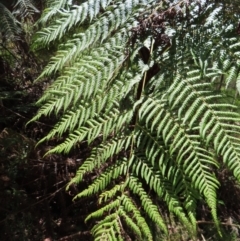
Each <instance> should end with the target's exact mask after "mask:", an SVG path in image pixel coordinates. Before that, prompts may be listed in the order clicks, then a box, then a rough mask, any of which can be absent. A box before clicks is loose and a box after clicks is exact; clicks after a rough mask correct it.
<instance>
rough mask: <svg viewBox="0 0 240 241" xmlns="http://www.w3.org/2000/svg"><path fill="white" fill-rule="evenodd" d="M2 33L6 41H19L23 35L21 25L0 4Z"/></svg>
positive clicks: (0, 29)
mask: <svg viewBox="0 0 240 241" xmlns="http://www.w3.org/2000/svg"><path fill="white" fill-rule="evenodd" d="M0 31H1V33H2V34H3V36H5V38H6V39H12V38H13V39H14V38H15V39H18V38H19V36H20V34H21V33H22V29H21V26H20V23H19V22H18V21H17V19H16V18H15V17H14V16H13V14H12V13H11V12H10V11H9V10H8V9H7V8H6V7H5V6H4V5H3V4H2V3H0Z"/></svg>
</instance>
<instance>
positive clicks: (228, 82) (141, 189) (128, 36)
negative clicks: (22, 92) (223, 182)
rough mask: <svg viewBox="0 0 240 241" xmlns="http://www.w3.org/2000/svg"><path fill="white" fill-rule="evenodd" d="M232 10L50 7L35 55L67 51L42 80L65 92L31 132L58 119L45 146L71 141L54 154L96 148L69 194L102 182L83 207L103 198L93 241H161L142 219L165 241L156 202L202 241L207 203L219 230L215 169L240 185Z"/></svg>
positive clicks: (216, 5)
mask: <svg viewBox="0 0 240 241" xmlns="http://www.w3.org/2000/svg"><path fill="white" fill-rule="evenodd" d="M233 4H234V3H227V2H226V1H224V2H223V1H222V2H221V1H218V2H215V1H208V3H205V2H204V1H192V2H191V1H190V3H189V1H186V2H185V1H179V2H177V3H175V4H174V5H172V4H171V3H166V2H162V1H144V0H126V1H117V0H115V1H107V0H98V1H92V0H88V1H84V2H83V3H80V4H79V5H71V4H70V3H69V2H67V1H49V2H48V8H47V9H46V10H45V11H44V14H43V16H42V18H41V19H40V21H39V22H40V23H41V24H42V25H43V28H42V29H41V30H40V31H39V32H38V34H37V35H36V38H35V39H36V40H35V42H34V46H33V48H35V49H38V48H44V47H48V46H49V45H50V44H52V43H53V42H56V41H57V43H59V45H58V51H57V52H56V53H55V55H54V56H53V57H52V58H51V60H50V62H49V64H48V65H47V66H46V67H45V69H44V70H43V72H42V74H41V75H40V77H39V78H38V80H40V79H41V78H43V77H48V76H51V77H52V76H56V80H55V81H54V82H53V83H52V85H51V86H50V87H49V88H48V89H47V90H46V91H45V93H44V95H43V96H42V98H41V99H40V100H39V101H38V104H39V105H40V106H41V108H40V110H39V112H38V113H37V115H36V116H35V117H34V118H33V119H32V121H35V120H38V119H39V118H41V117H42V116H50V115H52V114H55V115H56V116H58V117H59V121H58V123H57V124H56V125H55V127H54V128H53V129H52V130H51V131H50V133H49V134H48V135H47V136H45V137H44V138H43V139H42V140H41V141H40V142H42V141H48V140H51V139H52V138H54V137H63V136H64V141H63V142H62V143H60V144H59V145H58V146H56V147H55V148H54V149H52V150H51V151H49V153H52V152H56V153H61V152H65V153H68V152H69V151H70V150H71V149H72V148H74V147H75V146H76V145H78V144H79V143H80V144H81V143H82V142H84V141H87V143H88V144H89V146H90V147H91V148H92V150H91V154H90V156H89V157H88V158H86V160H84V162H83V164H82V165H81V167H80V168H79V170H78V172H77V174H76V176H75V177H74V178H73V179H72V180H71V182H70V184H69V186H70V185H71V184H73V183H80V182H81V181H82V180H83V179H84V177H85V176H86V175H88V174H89V173H96V176H95V178H94V179H93V183H92V184H91V185H89V186H88V187H86V189H85V190H83V191H82V192H80V193H79V194H78V195H77V196H76V197H75V198H82V197H86V196H89V195H96V194H99V205H100V207H99V209H98V210H96V211H94V212H93V213H91V214H89V216H88V217H87V219H86V221H88V220H89V219H97V220H98V222H96V223H95V226H94V227H93V229H92V234H93V236H94V238H95V240H125V239H126V237H128V234H127V233H129V234H131V235H132V234H135V236H136V240H153V236H152V234H151V231H150V225H151V224H149V223H148V222H147V220H148V219H147V218H146V216H145V215H147V216H148V217H149V218H150V220H151V221H152V222H153V223H156V224H157V225H158V226H159V227H160V228H161V230H162V231H163V232H165V233H167V232H168V230H167V226H166V224H165V223H164V219H163V218H162V216H161V212H160V208H159V200H163V201H164V202H165V203H166V204H167V206H168V209H169V211H170V212H171V213H174V214H175V215H176V216H177V217H178V218H179V220H180V221H181V222H182V223H183V224H184V225H185V226H186V227H187V229H188V230H189V231H190V232H191V233H192V234H195V233H196V230H197V229H196V207H197V202H198V201H199V200H202V199H203V200H204V201H205V202H206V203H207V205H208V207H209V208H210V210H211V214H212V218H213V220H214V223H215V224H216V227H217V229H218V230H219V220H218V216H217V201H218V198H217V190H218V188H219V186H220V182H219V180H218V179H217V177H216V174H217V172H218V169H219V168H220V167H222V166H224V167H226V168H228V169H229V170H230V171H231V172H232V173H233V175H234V177H235V178H236V180H237V181H240V144H239V136H240V127H239V121H240V115H239V111H238V109H237V106H235V105H234V101H235V97H236V96H237V95H238V92H239V79H240V72H239V70H240V69H239V67H240V64H239V63H240V62H239V53H240V52H239V50H240V43H239V37H238V35H237V34H236V32H237V31H236V29H237V25H236V23H237V19H238V17H239V16H238V15H239V14H238V13H237V10H236V9H235V10H234V8H233ZM234 6H235V5H234ZM235 7H236V6H235ZM236 8H237V7H236ZM233 11H234V12H233ZM229 12H231V18H230V17H229ZM233 13H234V14H233ZM226 89H229V90H230V92H227V91H226ZM227 93H233V95H232V99H231V98H229V97H227ZM235 93H236V94H235ZM234 95H235V97H234ZM232 100H234V101H232ZM97 143H98V144H97ZM90 144H91V145H90ZM154 196H156V197H157V198H153V197H154Z"/></svg>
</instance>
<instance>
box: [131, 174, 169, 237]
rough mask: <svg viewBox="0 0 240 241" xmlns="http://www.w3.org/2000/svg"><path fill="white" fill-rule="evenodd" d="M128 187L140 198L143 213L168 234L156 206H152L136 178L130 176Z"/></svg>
mask: <svg viewBox="0 0 240 241" xmlns="http://www.w3.org/2000/svg"><path fill="white" fill-rule="evenodd" d="M128 187H129V188H130V190H132V192H133V193H134V194H135V193H136V194H137V195H138V196H139V197H140V200H141V203H142V207H143V209H144V211H145V212H146V213H147V214H148V215H149V217H150V218H151V219H152V220H153V221H154V222H155V223H156V224H158V225H159V227H160V228H161V229H162V230H163V231H164V232H165V233H168V230H167V227H166V225H165V224H164V221H163V219H162V217H161V215H160V213H159V211H158V208H157V206H156V205H154V204H153V202H152V200H151V199H150V198H149V196H148V194H147V193H146V192H145V190H144V189H143V188H142V184H141V183H139V181H138V180H137V178H135V177H133V176H131V177H130V178H129V181H128Z"/></svg>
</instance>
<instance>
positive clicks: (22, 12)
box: [13, 0, 40, 18]
mask: <svg viewBox="0 0 240 241" xmlns="http://www.w3.org/2000/svg"><path fill="white" fill-rule="evenodd" d="M34 13H40V11H39V10H38V9H37V8H36V7H35V6H34V4H33V2H32V1H31V0H18V1H17V2H16V4H15V5H14V11H13V15H15V16H20V17H21V18H25V17H27V16H28V15H32V14H34Z"/></svg>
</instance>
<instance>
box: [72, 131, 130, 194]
mask: <svg viewBox="0 0 240 241" xmlns="http://www.w3.org/2000/svg"><path fill="white" fill-rule="evenodd" d="M131 138H132V137H131V136H129V137H127V138H119V139H118V140H116V141H115V140H112V141H110V142H107V143H106V142H104V143H102V144H101V146H100V147H98V148H95V149H94V150H92V153H91V156H90V157H89V158H87V159H86V160H85V161H84V163H83V164H82V165H81V167H80V168H79V169H78V171H77V175H76V176H75V177H74V178H73V179H72V180H71V182H70V183H69V185H68V186H70V185H71V184H72V183H77V184H78V183H79V182H81V181H82V179H83V176H84V175H85V174H86V173H87V172H91V171H93V169H94V168H99V167H100V166H101V165H103V164H104V163H105V162H106V161H107V160H108V158H110V157H111V156H113V155H116V154H118V153H119V152H120V151H121V150H122V149H123V148H124V149H127V148H128V146H129V145H130V141H129V139H131ZM101 195H103V196H106V195H107V194H106V195H105V194H101ZM101 195H100V197H102V196H101Z"/></svg>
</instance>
